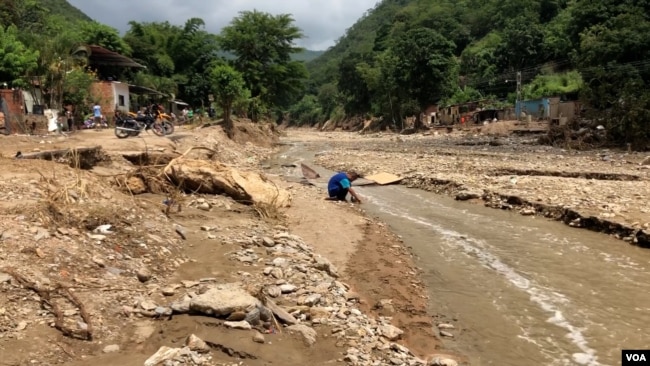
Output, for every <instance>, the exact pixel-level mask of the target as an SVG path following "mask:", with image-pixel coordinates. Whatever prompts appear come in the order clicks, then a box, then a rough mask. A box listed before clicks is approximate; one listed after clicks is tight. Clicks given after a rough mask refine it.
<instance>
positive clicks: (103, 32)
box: [80, 22, 131, 56]
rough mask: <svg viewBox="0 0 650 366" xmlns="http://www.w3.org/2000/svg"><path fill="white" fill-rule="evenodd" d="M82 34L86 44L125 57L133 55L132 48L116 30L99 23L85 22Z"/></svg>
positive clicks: (82, 26)
mask: <svg viewBox="0 0 650 366" xmlns="http://www.w3.org/2000/svg"><path fill="white" fill-rule="evenodd" d="M80 32H81V37H82V39H83V42H84V43H86V44H89V45H97V46H101V47H104V48H106V49H107V50H110V51H113V52H117V53H119V54H122V55H125V56H130V55H131V48H130V47H129V45H128V44H127V43H126V42H125V41H124V40H123V39H122V37H120V34H119V32H118V31H117V29H115V28H112V27H110V26H108V25H105V24H101V23H97V22H83V23H81V24H80Z"/></svg>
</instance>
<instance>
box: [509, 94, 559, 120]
mask: <svg viewBox="0 0 650 366" xmlns="http://www.w3.org/2000/svg"><path fill="white" fill-rule="evenodd" d="M521 112H524V113H526V115H528V116H533V118H541V119H545V118H549V117H550V115H551V103H550V100H549V98H542V99H534V100H524V101H519V102H517V103H516V105H515V115H516V116H521V115H522V114H521Z"/></svg>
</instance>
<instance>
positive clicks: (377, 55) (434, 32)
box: [294, 0, 650, 145]
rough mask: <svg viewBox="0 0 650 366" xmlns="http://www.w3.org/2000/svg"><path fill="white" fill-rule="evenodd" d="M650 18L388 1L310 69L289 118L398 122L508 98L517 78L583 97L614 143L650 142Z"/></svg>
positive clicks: (504, 2)
mask: <svg viewBox="0 0 650 366" xmlns="http://www.w3.org/2000/svg"><path fill="white" fill-rule="evenodd" d="M649 15H650V2H641V1H632V0H626V1H625V0H624V1H614V0H601V1H597V2H594V1H591V0H460V1H448V0H383V1H381V2H379V3H378V4H377V5H376V6H375V8H374V9H372V10H371V11H369V12H368V13H366V14H365V15H364V16H363V17H362V18H361V19H360V20H359V21H358V22H357V23H356V24H354V25H353V26H352V27H351V28H350V29H348V30H347V32H346V34H345V36H343V37H342V38H341V39H339V40H338V42H337V44H336V45H335V46H333V47H332V48H330V49H329V50H327V51H326V52H325V53H324V54H323V55H322V56H321V57H319V58H317V59H315V60H313V61H312V62H310V63H309V64H308V70H309V72H310V75H311V78H310V89H309V90H310V94H311V95H307V96H305V99H304V100H303V102H302V103H301V104H300V105H299V106H298V107H296V111H297V113H294V115H295V117H296V118H297V119H298V120H299V121H300V122H302V123H311V122H314V121H319V120H325V119H329V118H342V117H344V116H348V117H350V116H355V115H366V116H376V117H387V120H389V121H393V120H396V121H399V120H400V119H402V118H404V117H405V116H407V115H417V114H418V113H419V112H420V111H421V110H423V108H425V107H426V106H428V105H430V104H433V103H440V104H443V105H445V104H451V103H460V102H465V101H469V100H472V99H478V98H481V99H483V98H491V99H495V100H496V99H501V100H507V101H510V102H512V101H513V99H514V93H515V91H516V75H517V72H521V75H522V81H523V84H524V87H523V91H524V97H529V98H535V97H540V96H556V95H557V96H565V95H576V94H578V95H580V97H581V98H582V100H583V101H584V102H585V103H587V104H588V105H589V106H590V107H592V110H594V111H598V116H600V118H601V119H602V120H601V121H600V122H602V123H603V124H605V125H606V127H608V132H609V136H610V138H611V139H612V141H615V142H623V141H627V142H633V143H635V144H637V145H639V144H645V141H646V140H647V138H648V137H650V135H649V128H648V123H647V122H646V121H648V117H650V115H648V114H649V113H650V104H649V102H650V94H649V93H648V92H647V91H646V89H647V83H648V81H650V79H649V76H650V74H649V71H650V70H649V68H648V66H649V65H650V61H646V60H647V58H648V53H649V52H650V47H648V46H650V21H649V19H648V17H649ZM308 107H313V108H316V109H309V108H308ZM337 107H339V108H337Z"/></svg>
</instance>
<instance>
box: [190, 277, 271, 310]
mask: <svg viewBox="0 0 650 366" xmlns="http://www.w3.org/2000/svg"><path fill="white" fill-rule="evenodd" d="M259 304H260V301H259V300H258V299H256V298H255V297H253V296H251V295H250V294H249V293H248V292H246V291H245V290H244V289H243V288H242V287H241V286H240V285H239V284H235V283H229V284H223V285H217V286H215V287H211V288H209V289H208V290H207V291H206V292H204V293H202V294H200V295H198V296H196V297H194V298H192V300H191V301H190V311H193V312H197V313H202V314H206V315H214V316H217V317H219V316H228V315H230V314H231V313H233V312H235V311H238V310H245V309H247V308H249V307H255V306H257V305H259Z"/></svg>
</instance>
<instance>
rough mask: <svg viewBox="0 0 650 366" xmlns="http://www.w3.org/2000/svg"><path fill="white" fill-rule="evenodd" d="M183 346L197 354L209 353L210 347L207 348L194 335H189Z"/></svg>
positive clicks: (202, 341)
mask: <svg viewBox="0 0 650 366" xmlns="http://www.w3.org/2000/svg"><path fill="white" fill-rule="evenodd" d="M185 346H186V347H188V348H189V349H190V350H191V351H195V352H199V353H207V352H210V346H208V344H207V343H205V341H204V340H203V339H201V338H199V337H197V336H195V335H194V334H190V335H189V336H188V337H187V338H186V339H185Z"/></svg>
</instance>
